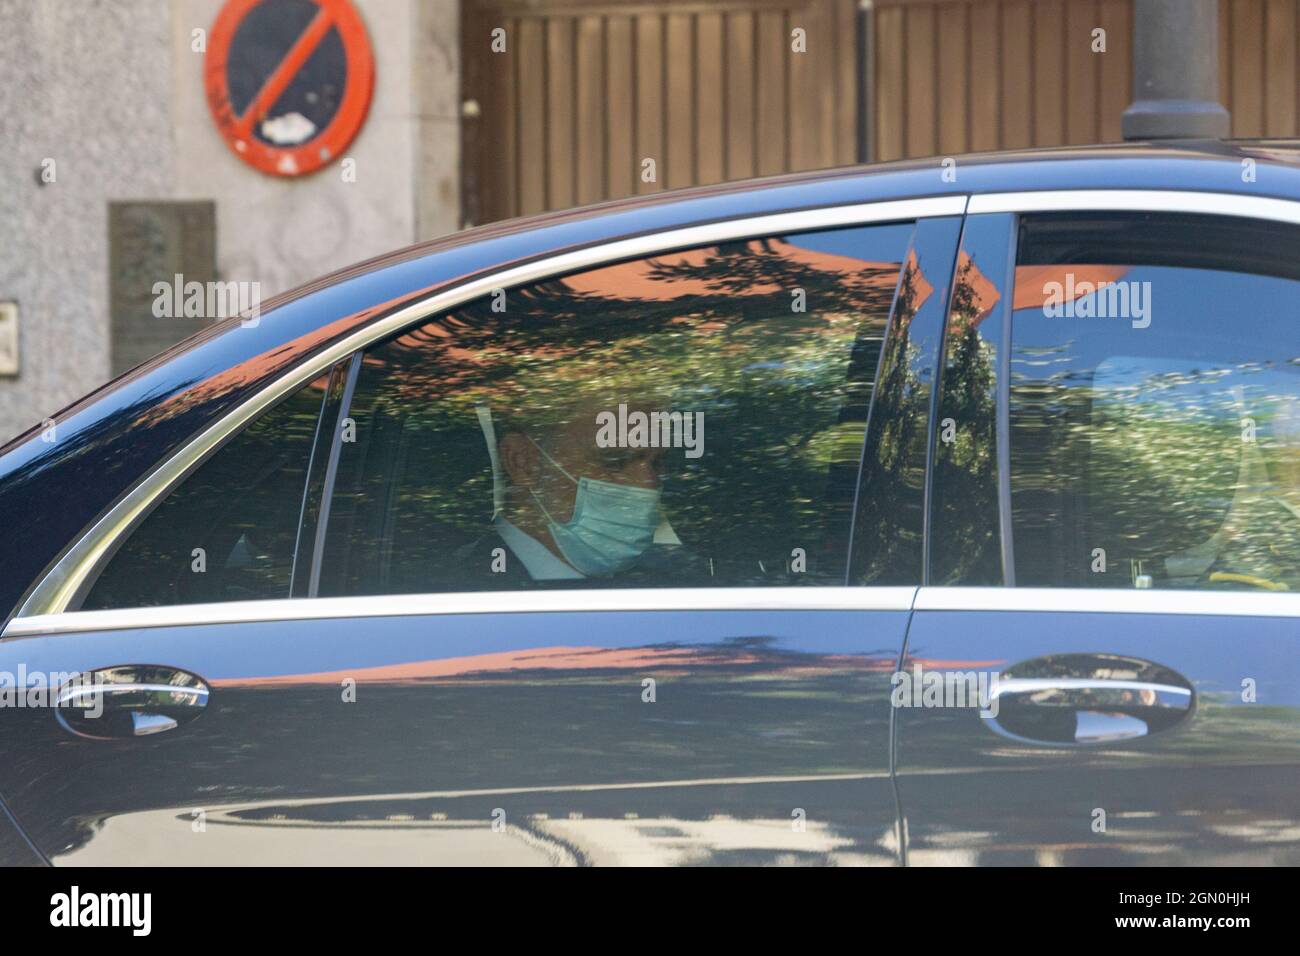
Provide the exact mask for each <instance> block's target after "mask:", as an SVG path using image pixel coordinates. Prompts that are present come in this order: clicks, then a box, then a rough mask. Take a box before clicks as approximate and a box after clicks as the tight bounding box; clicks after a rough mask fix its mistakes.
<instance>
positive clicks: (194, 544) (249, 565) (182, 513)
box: [82, 374, 329, 610]
mask: <svg viewBox="0 0 1300 956" xmlns="http://www.w3.org/2000/svg"><path fill="white" fill-rule="evenodd" d="M328 382H329V375H328V374H327V375H322V376H320V377H318V378H317V379H315V380H313V381H311V382H309V383H308V384H306V385H304V386H302V387H301V388H299V389H298V390H297V391H295V392H293V393H292V394H291V395H289V397H288V398H286V399H284V400H283V401H281V402H280V403H279V404H277V405H276V406H274V407H273V408H272V409H270V411H267V412H265V413H264V414H263V415H261V416H260V417H259V418H258V419H256V420H255V421H254V422H253V423H252V424H251V425H249V426H248V427H247V428H245V429H244V430H243V431H242V432H240V433H239V434H238V435H236V436H235V437H234V438H233V439H231V440H230V441H229V442H227V443H226V444H225V445H224V446H222V447H221V448H220V449H219V450H218V451H217V452H216V453H215V454H214V455H213V456H212V457H210V458H209V459H208V460H207V461H205V462H204V463H203V464H202V465H200V466H199V468H198V470H197V471H195V472H194V473H193V474H192V475H190V476H189V477H188V478H186V479H185V480H184V481H183V482H182V483H181V484H180V485H179V486H178V487H177V488H176V489H175V490H173V491H172V492H171V493H170V494H169V495H167V496H166V497H165V498H164V499H163V500H162V501H161V502H160V503H159V504H158V505H157V506H156V507H155V508H154V510H153V511H152V512H150V514H149V515H148V516H147V517H146V518H145V519H144V521H143V522H142V523H141V525H140V526H139V527H138V528H136V529H135V531H133V532H132V533H131V534H130V536H129V537H128V538H127V539H126V540H125V542H124V543H123V544H122V545H121V547H120V548H119V549H118V551H117V553H116V554H115V555H114V556H113V557H112V558H111V559H110V561H109V563H108V564H107V566H106V567H105V568H104V570H103V572H102V573H101V574H100V575H99V578H98V579H97V580H96V581H95V583H94V585H93V586H92V587H91V589H90V591H89V593H88V594H87V596H86V599H85V600H84V602H83V603H82V609H83V610H94V609H106V608H125V607H148V606H154V605H166V604H196V603H205V602H211V601H237V600H254V599H262V598H287V597H288V596H289V588H290V581H291V578H292V574H293V567H294V548H295V542H296V539H297V535H298V522H299V515H300V513H301V510H302V501H303V489H304V486H305V483H306V479H307V473H308V467H309V464H310V461H311V456H312V446H313V442H314V439H315V436H316V427H317V421H318V420H319V417H320V412H321V405H322V399H323V396H324V394H325V391H326V388H327V385H328Z"/></svg>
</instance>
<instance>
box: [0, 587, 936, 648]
mask: <svg viewBox="0 0 1300 956" xmlns="http://www.w3.org/2000/svg"><path fill="white" fill-rule="evenodd" d="M916 590H917V589H916V588H915V587H906V586H904V587H774V588H598V589H592V590H585V591H584V590H563V591H562V590H556V591H471V592H459V593H453V592H447V593H442V594H381V595H373V596H368V597H325V598H285V599H282V600H274V601H226V602H222V603H219V604H173V605H168V606H166V607H143V608H120V609H116V610H111V611H65V612H63V613H61V614H41V615H35V616H32V617H16V618H14V619H13V620H12V621H10V622H9V626H8V627H6V628H5V630H4V633H3V635H0V640H6V641H7V640H12V639H18V638H24V637H44V636H48V635H53V634H72V633H83V632H88V631H115V630H124V629H127V628H147V627H191V626H195V625H202V624H249V623H258V622H268V621H314V620H321V619H325V618H333V619H340V618H341V619H354V618H371V617H412V616H419V615H443V614H547V613H550V614H558V613H570V612H603V613H616V612H636V611H900V612H907V611H910V610H911V608H912V599H913V598H914V597H915V595H916Z"/></svg>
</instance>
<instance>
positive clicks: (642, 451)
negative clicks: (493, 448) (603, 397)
mask: <svg viewBox="0 0 1300 956" xmlns="http://www.w3.org/2000/svg"><path fill="white" fill-rule="evenodd" d="M606 407H607V406H605V405H600V406H595V405H593V406H592V407H590V408H583V409H580V410H577V411H575V412H574V413H573V414H572V415H571V416H570V417H569V418H568V420H567V421H565V422H564V423H563V424H561V425H559V426H557V427H554V428H551V429H548V430H546V431H545V432H541V433H538V434H531V435H524V434H522V433H520V432H512V433H510V434H508V435H507V436H505V438H503V439H502V443H501V451H502V460H503V465H504V467H505V469H506V471H507V473H508V474H509V476H510V481H511V484H512V485H514V486H516V487H523V488H526V489H528V490H529V491H530V492H531V494H532V495H536V496H537V498H539V499H540V500H541V503H542V504H543V505H544V506H545V508H546V511H547V512H549V513H550V516H551V517H552V518H553V519H554V520H555V521H557V522H560V523H563V522H566V521H568V520H569V519H570V518H571V517H572V516H573V507H574V504H575V501H576V499H577V493H578V486H577V485H576V484H575V483H574V481H573V480H570V478H569V477H566V476H565V474H564V472H562V471H560V469H559V468H557V467H555V465H554V464H552V463H551V462H550V461H548V460H547V458H546V455H549V456H550V457H551V458H552V459H554V461H555V462H557V463H558V464H559V465H560V467H562V468H563V469H564V471H567V472H568V473H569V475H570V476H572V478H573V479H578V478H592V479H595V480H598V481H606V482H610V483H611V484H617V485H627V486H630V487H633V488H647V489H651V490H658V489H659V488H660V487H661V485H662V484H663V474H664V463H665V462H664V454H665V449H663V448H618V447H613V448H602V447H600V445H598V444H597V442H596V434H597V431H598V428H597V424H596V415H597V413H598V412H599V411H601V410H602V409H604V408H606ZM632 407H633V408H636V407H641V408H650V407H653V406H648V405H640V406H632ZM539 445H540V446H541V447H540V449H539V447H538V446H539ZM543 450H544V451H545V454H543V453H542V451H543ZM529 497H531V495H530V496H529Z"/></svg>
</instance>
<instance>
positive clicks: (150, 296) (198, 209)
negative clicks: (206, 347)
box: [108, 200, 217, 375]
mask: <svg viewBox="0 0 1300 956" xmlns="http://www.w3.org/2000/svg"><path fill="white" fill-rule="evenodd" d="M108 270H109V273H108V276H109V302H110V305H109V308H110V310H111V313H110V314H111V324H110V330H111V335H110V346H109V347H110V364H111V366H112V373H113V374H114V375H119V374H121V373H122V372H125V371H127V370H128V369H131V368H134V367H135V366H137V365H139V364H140V363H141V362H143V361H145V360H146V359H148V358H150V357H151V356H154V355H156V354H158V353H159V352H161V351H163V350H164V349H166V348H168V347H170V346H172V345H175V344H176V343H177V342H179V341H180V340H181V339H183V338H186V337H187V336H189V335H191V334H193V333H194V332H197V331H198V330H199V329H201V328H203V327H204V326H205V325H208V324H209V323H210V322H211V321H212V318H213V317H211V316H201V317H195V316H190V317H186V316H184V315H174V314H169V315H164V316H162V317H160V316H158V315H157V314H156V312H157V311H158V310H157V309H156V308H155V302H156V300H157V299H158V295H157V294H156V292H155V285H156V284H157V283H160V282H163V283H166V284H167V285H168V287H171V286H172V285H173V284H174V282H176V281H177V279H176V277H177V276H180V277H182V278H181V280H180V281H182V282H185V283H189V282H199V283H208V282H214V281H215V280H216V278H217V213H216V204H215V203H214V202H211V201H208V200H200V201H167V202H134V201H132V202H110V203H109V204H108Z"/></svg>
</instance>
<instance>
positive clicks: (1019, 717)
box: [987, 654, 1196, 746]
mask: <svg viewBox="0 0 1300 956" xmlns="http://www.w3.org/2000/svg"><path fill="white" fill-rule="evenodd" d="M1044 672H1047V673H1044ZM1069 674H1078V675H1080V676H1066V675H1069ZM1195 699H1196V695H1195V692H1194V691H1193V689H1192V686H1191V684H1190V682H1188V681H1187V680H1186V679H1185V678H1183V677H1182V676H1181V675H1179V674H1176V673H1175V672H1174V671H1171V670H1169V669H1168V668H1166V667H1162V666H1160V665H1158V664H1153V663H1151V662H1149V661H1144V660H1141V659H1139V658H1134V657H1120V656H1117V655H1101V654H1068V655H1056V656H1053V657H1043V658H1037V659H1035V660H1032V661H1026V662H1025V663H1023V664H1017V665H1015V666H1014V667H1011V668H1008V669H1007V671H1006V672H1005V673H1004V674H1002V675H1000V676H999V678H998V680H996V681H995V682H994V683H993V684H992V686H991V687H990V688H989V701H990V706H989V708H988V713H989V716H988V718H987V720H988V723H989V727H990V729H992V730H993V731H995V732H996V733H999V734H1001V735H1002V736H1004V737H1010V738H1012V739H1013V740H1018V741H1021V742H1022V743H1034V744H1049V745H1054V746H1059V745H1062V744H1064V745H1067V746H1079V745H1089V744H1109V743H1115V742H1118V741H1124V740H1132V739H1135V738H1138V737H1146V736H1149V735H1151V734H1153V733H1157V732H1159V731H1164V730H1168V729H1170V728H1172V727H1174V726H1176V725H1177V724H1179V723H1181V722H1182V721H1183V720H1185V719H1186V718H1187V717H1188V716H1189V715H1190V714H1191V713H1192V709H1193V704H1194V703H1195Z"/></svg>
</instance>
